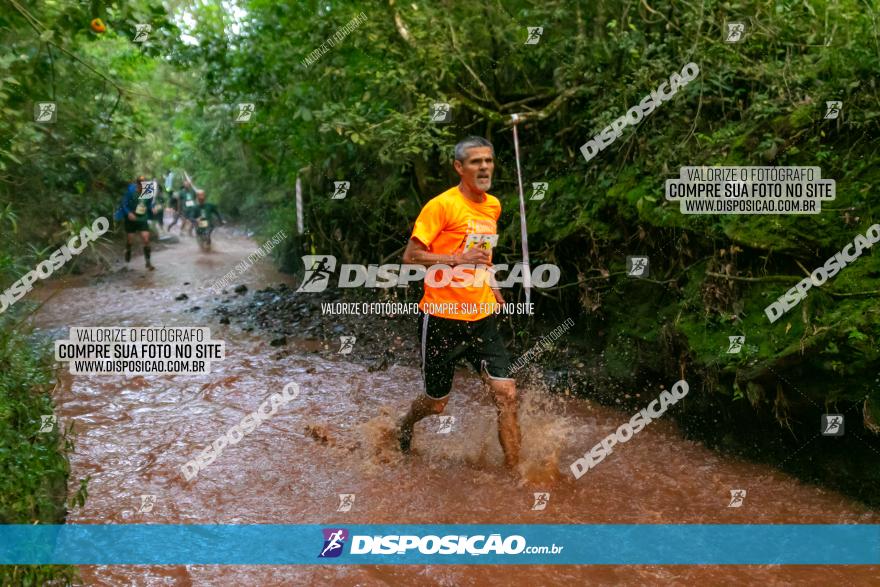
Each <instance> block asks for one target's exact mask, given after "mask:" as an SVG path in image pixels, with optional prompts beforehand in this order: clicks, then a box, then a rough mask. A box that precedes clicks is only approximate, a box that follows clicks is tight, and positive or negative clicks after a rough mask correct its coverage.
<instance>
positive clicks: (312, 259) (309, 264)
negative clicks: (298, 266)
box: [296, 255, 336, 293]
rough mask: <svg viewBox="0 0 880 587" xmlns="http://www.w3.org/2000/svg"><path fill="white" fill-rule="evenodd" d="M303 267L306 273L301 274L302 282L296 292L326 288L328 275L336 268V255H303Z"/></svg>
mask: <svg viewBox="0 0 880 587" xmlns="http://www.w3.org/2000/svg"><path fill="white" fill-rule="evenodd" d="M302 260H303V267H306V273H305V275H303V281H302V284H301V285H300V286H299V288H298V289H297V290H296V291H297V292H306V293H318V292H321V291H324V290H325V289H327V286H328V285H330V276H331V275H333V271H335V270H336V257H334V256H332V255H303V258H302Z"/></svg>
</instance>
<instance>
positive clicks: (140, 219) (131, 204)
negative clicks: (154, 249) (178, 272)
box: [121, 175, 156, 271]
mask: <svg viewBox="0 0 880 587" xmlns="http://www.w3.org/2000/svg"><path fill="white" fill-rule="evenodd" d="M152 188H153V184H152V183H150V182H148V181H147V178H145V177H144V176H143V175H142V176H140V177H138V178H137V181H136V182H135V183H133V184H131V185H129V186H128V191H127V192H126V194H125V195H124V196H123V197H122V206H121V208H122V212H123V214H124V217H125V233H126V243H125V262H126V263H128V262H129V261H131V245H132V243H133V242H134V234H135V233H136V232H139V233H140V235H141V241H143V243H144V260H145V261H146V266H147V269H149V270H150V271H153V270H154V269H155V267H153V264H152V263H150V226H149V224H148V221H149V220H150V219H151V218H152V213H153V205H154V201H155V195H156V194H155V193H154V192H153V190H152Z"/></svg>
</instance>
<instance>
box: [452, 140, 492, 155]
mask: <svg viewBox="0 0 880 587" xmlns="http://www.w3.org/2000/svg"><path fill="white" fill-rule="evenodd" d="M474 147H489V148H490V149H492V156H493V157H494V156H495V147H493V146H492V143H490V142H489V141H488V140H487V139H484V138H483V137H475V136H470V137H467V138H466V139H464V140H462V141H459V142H458V144H457V145H455V160H456V161H464V160H465V158H466V157H467V150H468V149H473V148H474Z"/></svg>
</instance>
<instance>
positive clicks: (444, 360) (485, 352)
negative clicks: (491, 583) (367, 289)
mask: <svg viewBox="0 0 880 587" xmlns="http://www.w3.org/2000/svg"><path fill="white" fill-rule="evenodd" d="M494 156H495V150H494V148H493V147H492V143H490V142H489V141H488V140H486V139H484V138H481V137H468V138H466V139H465V140H463V141H461V142H460V143H458V144H457V145H456V146H455V162H454V166H455V171H456V173H458V175H459V176H460V177H461V182H460V183H459V184H458V185H457V186H456V187H454V188H451V189H449V190H447V191H445V192H443V193H442V194H440V195H439V196H437V197H435V198H433V199H432V200H430V201H429V202H428V203H427V204H425V206H424V208H422V211H421V213H420V214H419V217H418V218H417V219H416V223H415V226H414V227H413V232H412V236H411V237H410V241H409V244H408V245H407V247H406V251H405V252H404V253H403V262H404V263H412V264H417V265H424V266H426V267H431V266H432V265H437V264H443V265H447V266H449V267H454V266H456V265H463V264H470V265H477V266H484V268H482V269H476V270H473V269H471V270H464V271H466V272H467V273H468V275H469V276H471V277H473V276H474V273H476V274H478V276H479V274H480V273H481V272H482V273H483V277H485V275H486V274H485V271H486V269H485V267H487V266H490V265H491V261H492V253H491V248H488V250H487V249H486V248H482V247H481V246H474V247H470V246H469V245H470V243H472V242H474V241H477V242H482V241H484V240H486V236H489V235H496V236H495V239H496V241H497V221H498V217H499V216H500V215H501V203H500V202H499V201H498V198H496V197H495V196H492V195H490V194H488V193H486V191H487V190H488V189H489V188H490V187H491V186H492V173H493V171H494V169H495V162H494ZM441 271H442V272H441ZM449 271H450V269H448V268H445V269H442V270H438V272H437V274H436V277H434V278H433V279H431V281H432V282H433V283H438V282H445V281H446V280H447V278H448V277H449V276H448V275H446V276H444V275H443V274H444V273H448V272H449ZM430 273H431V272H430V271H429V275H430ZM461 281H462V280H461V279H458V278H456V277H453V278H452V281H451V282H449V285H446V286H443V287H431V286H430V285H429V283H428V282H429V277H428V276H426V278H425V294H424V296H423V297H422V301H421V302H420V303H419V309H420V310H421V312H420V314H419V343H420V348H421V355H422V381H423V385H424V387H423V388H422V394H421V395H420V396H419V397H418V398H416V399H415V401H413V403H412V406H411V407H410V409H409V412H407V413H406V415H405V416H403V418H402V419H401V420H400V421H399V422H398V428H397V439H398V441H399V442H400V449H401V450H402V451H403V452H405V453H406V452H409V450H410V445H411V443H412V436H413V426H414V425H415V423H416V422H418V421H419V420H421V419H422V418H425V417H427V416H431V415H434V414H440V413H442V412H443V409H444V408H445V407H446V403H447V402H448V400H449V392H450V389H451V387H452V379H453V375H454V374H455V364H456V362H457V361H458V359H459V358H462V357H463V358H465V359H467V360H468V361H469V362H470V363H471V364H472V365H473V366H474V368H476V369H477V370H478V371H479V372H480V374H481V375H482V378H483V382H484V383H485V384H486V385H488V387H489V389H490V390H491V391H492V397H493V399H494V401H495V407H496V408H497V411H498V439H499V441H500V442H501V448H502V449H503V451H504V464H505V466H506V467H507V468H509V469H513V468H514V467H515V466H516V465H517V464H518V462H519V450H520V444H521V438H520V431H519V424H518V422H517V398H516V382H515V380H513V379H511V378H508V377H505V375H507V373H508V371H509V367H510V358H509V357H508V355H507V350H506V349H505V347H504V342H503V341H502V339H501V335H500V333H499V331H498V324H497V318H496V317H495V313H494V310H495V308H496V307H497V305H499V304H501V305H503V304H504V300H503V299H502V297H501V294H500V292H499V291H498V290H497V289H494V288H492V287H490V285H489V283H487V282H486V280H482V281H480V279H479V278H478V279H475V280H474V282H473V283H472V285H469V286H465V287H461V286H460V287H453V286H452V283H455V282H459V284H460V283H461ZM478 284H479V285H478Z"/></svg>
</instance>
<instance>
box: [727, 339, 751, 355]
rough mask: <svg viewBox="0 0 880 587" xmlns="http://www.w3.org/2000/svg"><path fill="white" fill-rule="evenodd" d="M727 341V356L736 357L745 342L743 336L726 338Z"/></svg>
mask: <svg viewBox="0 0 880 587" xmlns="http://www.w3.org/2000/svg"><path fill="white" fill-rule="evenodd" d="M727 340H728V341H730V346H728V347H727V354H728V355H737V354H739V352H740V351H741V350H742V348H743V344H745V342H746V337H745V336H728V337H727Z"/></svg>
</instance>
